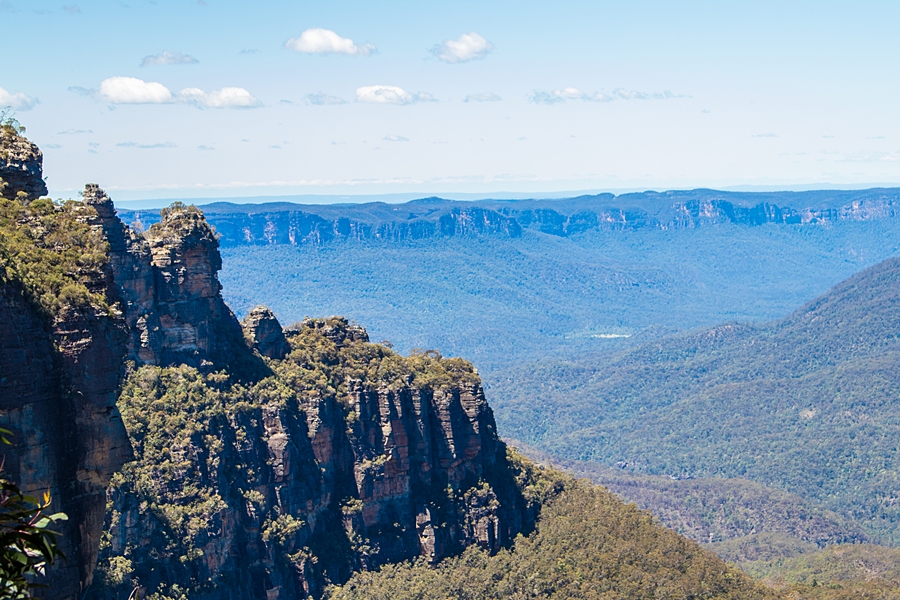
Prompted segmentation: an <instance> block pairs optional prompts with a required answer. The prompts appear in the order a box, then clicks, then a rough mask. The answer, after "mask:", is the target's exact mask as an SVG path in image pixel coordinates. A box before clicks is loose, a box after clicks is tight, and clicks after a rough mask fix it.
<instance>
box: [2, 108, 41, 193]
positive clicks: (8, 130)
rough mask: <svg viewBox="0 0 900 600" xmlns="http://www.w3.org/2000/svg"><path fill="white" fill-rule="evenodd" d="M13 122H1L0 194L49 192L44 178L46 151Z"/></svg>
mask: <svg viewBox="0 0 900 600" xmlns="http://www.w3.org/2000/svg"><path fill="white" fill-rule="evenodd" d="M24 131H25V130H24V129H23V128H20V127H18V126H17V125H15V124H13V123H3V124H0V196H3V197H4V198H10V199H11V198H15V197H16V195H17V194H22V195H23V196H24V197H25V198H26V199H27V200H34V199H35V198H40V197H41V196H44V195H46V194H47V184H46V183H44V179H43V167H44V154H43V153H42V152H41V150H40V148H38V147H37V145H35V144H33V143H31V142H30V141H28V140H27V139H26V138H25V137H24V136H22V135H21V134H22V133H23V132H24Z"/></svg>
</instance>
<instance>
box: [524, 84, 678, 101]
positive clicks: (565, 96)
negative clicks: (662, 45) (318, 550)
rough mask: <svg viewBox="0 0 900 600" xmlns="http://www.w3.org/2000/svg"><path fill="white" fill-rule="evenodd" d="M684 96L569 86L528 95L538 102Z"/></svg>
mask: <svg viewBox="0 0 900 600" xmlns="http://www.w3.org/2000/svg"><path fill="white" fill-rule="evenodd" d="M683 97H684V96H681V95H676V94H673V93H672V92H670V91H665V92H655V93H646V92H638V91H635V90H626V89H623V88H618V89H615V90H613V91H612V92H594V93H592V94H591V93H588V92H582V91H581V90H579V89H578V88H574V87H567V88H562V89H560V90H553V91H550V92H547V91H543V90H534V91H533V92H531V94H529V95H528V99H529V100H530V101H531V102H534V103H536V104H556V103H558V102H566V101H567V100H582V101H584V102H612V101H613V100H668V99H670V98H683Z"/></svg>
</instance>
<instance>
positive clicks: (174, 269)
mask: <svg viewBox="0 0 900 600" xmlns="http://www.w3.org/2000/svg"><path fill="white" fill-rule="evenodd" d="M84 201H85V204H87V205H88V206H90V207H92V208H93V209H94V210H96V211H97V214H98V216H99V220H98V222H99V224H100V226H101V227H102V229H103V231H104V234H105V236H106V238H107V240H108V242H109V245H110V263H111V268H112V272H113V277H114V280H115V287H116V289H117V293H118V294H119V298H121V301H122V307H123V311H124V315H125V320H126V323H127V325H128V330H129V334H130V341H129V344H128V357H129V359H130V360H134V361H135V362H136V363H137V364H152V365H176V364H188V365H191V366H195V367H200V366H208V367H212V366H216V367H218V368H221V367H223V366H225V365H230V366H233V367H236V366H247V365H248V364H251V363H254V360H253V358H252V354H251V353H250V351H249V350H248V349H247V348H246V346H245V345H244V343H243V341H242V339H243V332H242V331H241V328H240V325H239V324H238V323H237V321H236V320H235V318H234V316H233V314H232V313H231V310H230V309H229V308H228V306H227V305H226V304H225V302H224V301H223V300H222V296H221V295H220V293H219V292H220V290H221V288H222V286H221V284H220V283H219V280H218V277H217V273H218V272H219V270H220V269H221V268H222V258H221V256H220V255H219V251H218V247H219V242H218V239H217V237H216V234H215V232H214V231H213V229H212V227H210V225H209V224H208V223H207V222H206V220H205V219H204V217H203V213H202V212H200V211H199V210H197V209H196V208H195V207H192V206H184V205H181V204H177V203H176V204H175V205H173V206H172V207H170V208H167V209H164V210H163V211H162V213H161V220H160V221H159V222H157V223H155V224H154V225H153V226H151V227H150V228H149V229H148V230H147V231H146V232H143V233H142V234H138V233H137V232H135V231H134V230H132V229H131V228H129V227H127V226H125V225H124V224H123V223H122V222H121V220H120V219H119V218H118V216H116V214H115V208H114V207H113V203H112V200H110V199H109V197H108V196H107V195H106V194H105V193H104V192H103V190H101V189H100V188H99V186H97V185H95V184H88V185H87V186H85V191H84ZM256 363H258V361H256ZM257 366H258V365H257Z"/></svg>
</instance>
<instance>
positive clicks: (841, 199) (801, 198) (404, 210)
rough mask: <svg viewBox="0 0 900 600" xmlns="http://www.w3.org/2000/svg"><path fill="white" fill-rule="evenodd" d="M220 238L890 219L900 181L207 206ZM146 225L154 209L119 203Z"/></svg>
mask: <svg viewBox="0 0 900 600" xmlns="http://www.w3.org/2000/svg"><path fill="white" fill-rule="evenodd" d="M202 208H203V211H204V213H205V215H206V217H207V219H208V220H209V222H210V223H212V224H213V225H214V226H215V227H216V230H217V231H218V232H219V234H220V235H221V236H222V238H221V242H222V245H223V246H226V247H227V246H238V245H271V244H292V245H299V244H325V243H328V242H331V241H335V240H348V239H353V240H393V241H403V240H419V239H429V238H446V237H455V236H482V235H499V236H504V237H513V238H515V237H520V236H521V235H522V234H523V231H524V230H526V229H530V230H535V231H540V232H542V233H545V234H549V235H554V236H560V237H568V236H572V235H577V234H579V233H583V232H586V231H591V230H637V229H646V228H655V229H664V230H665V229H673V228H694V227H701V226H704V225H712V224H722V223H734V224H738V225H745V226H756V225H763V224H766V223H776V224H815V223H830V222H836V221H844V220H854V221H860V220H870V219H880V218H890V217H894V216H896V215H897V213H898V209H900V188H874V189H870V190H853V191H841V190H827V191H814V192H721V191H716V190H707V189H698V190H690V191H669V192H642V193H632V194H622V195H619V196H615V195H613V194H598V195H593V196H579V197H575V198H565V199H544V200H477V201H454V200H444V199H442V198H422V199H419V200H413V201H410V202H406V203H403V204H386V203H383V202H372V203H367V204H337V205H305V204H293V203H289V202H272V203H265V204H232V203H229V202H216V203H213V204H207V205H203V207H202ZM119 213H120V215H121V216H122V218H123V219H124V220H125V221H126V222H129V223H135V222H137V221H140V222H141V223H142V224H144V225H150V224H152V223H155V222H157V221H158V219H159V216H158V213H157V212H156V211H129V210H124V209H123V210H120V211H119Z"/></svg>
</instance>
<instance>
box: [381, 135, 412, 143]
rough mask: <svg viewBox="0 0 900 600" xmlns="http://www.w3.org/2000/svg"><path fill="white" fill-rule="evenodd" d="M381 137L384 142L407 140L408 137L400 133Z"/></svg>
mask: <svg viewBox="0 0 900 600" xmlns="http://www.w3.org/2000/svg"><path fill="white" fill-rule="evenodd" d="M381 139H383V140H384V141H385V142H408V141H409V139H408V138H405V137H403V136H402V135H386V136H384V137H383V138H381Z"/></svg>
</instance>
